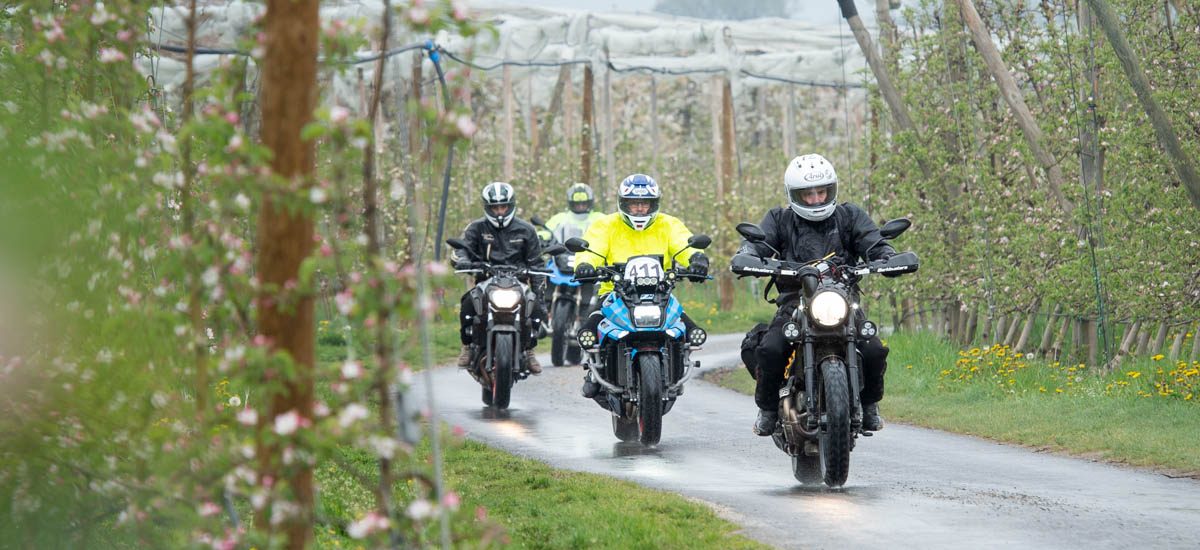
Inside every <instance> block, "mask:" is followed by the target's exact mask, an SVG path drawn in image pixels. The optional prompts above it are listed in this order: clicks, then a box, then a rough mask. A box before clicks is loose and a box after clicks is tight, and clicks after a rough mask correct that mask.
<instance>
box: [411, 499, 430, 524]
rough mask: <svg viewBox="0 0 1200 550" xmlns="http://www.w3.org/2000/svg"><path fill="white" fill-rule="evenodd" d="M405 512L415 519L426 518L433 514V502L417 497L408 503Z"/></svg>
mask: <svg viewBox="0 0 1200 550" xmlns="http://www.w3.org/2000/svg"><path fill="white" fill-rule="evenodd" d="M405 513H406V514H408V517H410V518H412V519H415V520H422V519H428V518H430V517H432V516H433V503H432V502H429V501H428V500H425V499H423V498H419V499H417V500H414V501H412V503H411V504H409V505H408V510H406V511H405Z"/></svg>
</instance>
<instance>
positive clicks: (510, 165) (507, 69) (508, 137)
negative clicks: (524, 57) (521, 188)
mask: <svg viewBox="0 0 1200 550" xmlns="http://www.w3.org/2000/svg"><path fill="white" fill-rule="evenodd" d="M503 75H504V76H503V80H502V81H501V86H502V87H503V88H504V89H503V90H502V91H501V92H500V93H501V94H503V95H504V181H512V180H513V175H515V173H516V167H515V163H516V160H515V159H516V156H517V154H516V152H515V151H514V150H513V141H515V140H514V139H513V133H514V131H513V126H514V121H513V118H514V116H515V115H514V113H513V89H512V88H513V81H512V65H505V66H504V69H503ZM434 246H441V243H435V244H434Z"/></svg>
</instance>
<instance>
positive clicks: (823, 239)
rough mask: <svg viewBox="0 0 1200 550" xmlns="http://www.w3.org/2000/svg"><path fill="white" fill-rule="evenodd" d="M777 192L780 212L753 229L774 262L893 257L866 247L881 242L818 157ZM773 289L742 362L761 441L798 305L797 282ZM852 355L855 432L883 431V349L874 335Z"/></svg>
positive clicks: (772, 413)
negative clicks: (762, 325) (763, 324)
mask: <svg viewBox="0 0 1200 550" xmlns="http://www.w3.org/2000/svg"><path fill="white" fill-rule="evenodd" d="M783 187H784V191H785V193H786V195H787V200H788V203H789V204H788V208H781V207H777V208H772V209H771V210H770V211H769V212H767V215H766V216H764V217H763V220H762V222H761V223H760V224H759V226H760V227H762V230H763V232H764V233H765V234H766V237H767V238H766V244H768V245H770V246H771V247H774V248H775V250H778V251H780V252H781V254H782V257H781V258H780V259H781V260H785V261H788V262H809V261H812V260H814V259H818V258H823V257H825V256H826V255H828V254H829V253H831V252H832V253H833V254H834V256H835V257H834V258H833V259H832V261H833V262H834V263H838V264H853V263H856V262H857V260H858V258H863V259H864V260H879V259H883V258H887V257H889V256H891V255H893V254H895V253H896V251H895V250H894V249H893V248H892V247H891V246H889V245H887V244H883V245H879V246H874V245H876V243H879V242H880V241H881V240H882V236H881V235H880V234H879V228H878V227H877V226H876V225H875V222H873V221H871V217H870V216H869V215H868V214H867V213H866V212H865V211H863V209H861V208H859V207H858V206H855V205H853V204H850V203H844V202H843V203H838V202H837V196H838V177H837V172H836V171H834V169H833V165H832V164H830V162H829V161H828V160H827V159H826V158H825V157H823V156H821V155H816V154H810V155H803V156H799V157H796V158H794V159H792V160H791V162H789V163H788V166H787V169H786V170H784V173H783ZM739 252H744V253H750V254H755V255H758V256H762V257H770V256H771V255H772V254H774V253H773V252H772V251H771V250H770V248H768V247H767V246H761V245H756V244H754V243H750V242H746V241H743V242H742V245H741V249H739ZM868 256H869V257H868ZM778 285H779V297H778V298H777V299H776V300H777V304H778V306H779V309H778V310H777V311H776V314H775V318H774V319H773V320H772V322H771V324H770V325H769V327H768V328H767V329H766V332H765V333H764V334H762V337H761V340H760V341H759V342H758V345H757V347H756V348H755V349H754V352H753V353H748V354H747V355H746V356H745V357H746V358H748V359H749V360H750V361H754V362H756V363H757V365H755V368H756V372H757V376H755V378H756V380H757V387H756V388H755V392H754V401H755V403H756V404H757V405H758V408H759V413H758V419H757V420H756V421H755V424H754V433H756V434H758V435H763V436H766V435H771V432H772V431H773V430H774V427H775V422H776V420H777V417H778V413H777V411H778V409H779V387H780V385H781V384H782V383H783V373H784V369H785V367H786V366H787V361H788V356H787V354H788V352H789V351H790V348H789V344H788V342H787V340H786V339H785V338H784V336H783V324H784V323H785V322H787V320H788V319H789V318H790V317H791V315H792V311H793V310H795V308H796V305H797V302H798V300H799V298H800V292H799V291H800V288H799V283H797V282H789V281H787V280H780V281H779V283H778ZM860 313H861V312H860ZM747 339H748V340H749V337H748V338H747ZM747 351H749V350H747ZM859 351H860V352H861V353H862V357H863V363H862V364H863V378H864V384H863V388H862V391H861V392H860V394H859V396H860V399H861V402H862V404H863V411H862V412H863V429H864V430H869V431H876V430H879V429H882V428H883V419H882V418H880V416H879V405H878V403H879V400H880V399H883V373H884V371H886V370H887V354H888V349H887V348H886V347H884V345H883V343H882V342H880V340H879V337H878V336H875V337H872V338H871V339H869V340H864V341H861V342H860V343H859Z"/></svg>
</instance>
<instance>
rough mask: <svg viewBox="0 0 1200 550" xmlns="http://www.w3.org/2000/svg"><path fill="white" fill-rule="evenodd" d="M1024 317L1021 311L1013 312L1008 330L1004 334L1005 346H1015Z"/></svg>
mask: <svg viewBox="0 0 1200 550" xmlns="http://www.w3.org/2000/svg"><path fill="white" fill-rule="evenodd" d="M1022 317H1024V314H1022V313H1021V312H1019V311H1016V312H1013V317H1012V322H1011V323H1010V324H1009V325H1008V332H1007V333H1006V334H1005V335H1004V346H1005V347H1008V348H1013V347H1014V345H1013V344H1014V343H1015V340H1016V339H1017V331H1018V330H1020V328H1021V318H1022Z"/></svg>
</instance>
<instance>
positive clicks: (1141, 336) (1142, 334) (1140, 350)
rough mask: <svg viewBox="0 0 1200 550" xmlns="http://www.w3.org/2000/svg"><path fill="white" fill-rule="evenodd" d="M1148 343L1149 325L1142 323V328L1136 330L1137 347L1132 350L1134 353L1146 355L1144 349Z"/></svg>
mask: <svg viewBox="0 0 1200 550" xmlns="http://www.w3.org/2000/svg"><path fill="white" fill-rule="evenodd" d="M1149 344H1150V327H1149V325H1148V324H1143V325H1142V330H1139V331H1138V335H1137V348H1136V350H1137V351H1134V352H1133V353H1134V355H1146V349H1147V348H1148V347H1149Z"/></svg>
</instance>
